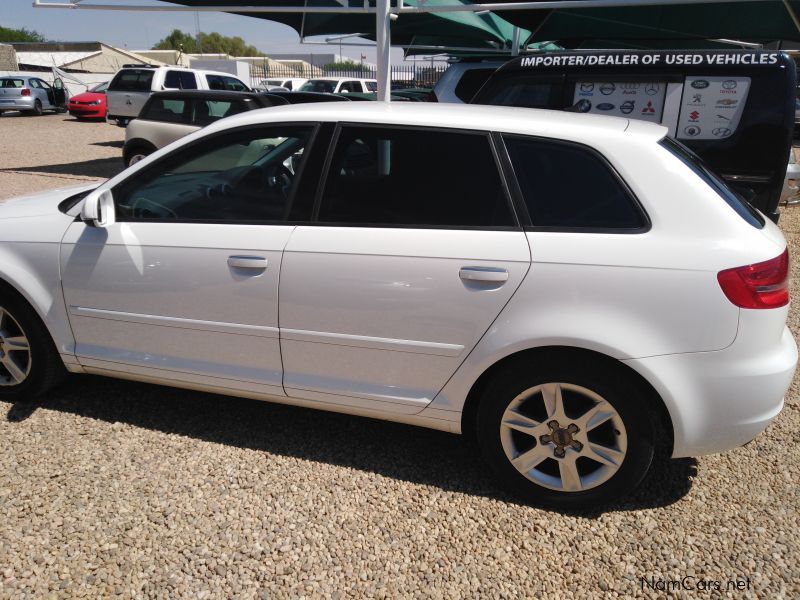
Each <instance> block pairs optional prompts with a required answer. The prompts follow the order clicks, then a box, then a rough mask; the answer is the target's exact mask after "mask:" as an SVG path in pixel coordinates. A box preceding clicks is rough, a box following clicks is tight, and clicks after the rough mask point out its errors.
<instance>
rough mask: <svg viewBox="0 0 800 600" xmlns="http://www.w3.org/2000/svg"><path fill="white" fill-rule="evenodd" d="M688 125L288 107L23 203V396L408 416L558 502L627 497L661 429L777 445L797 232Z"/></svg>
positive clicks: (13, 212)
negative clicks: (88, 393)
mask: <svg viewBox="0 0 800 600" xmlns="http://www.w3.org/2000/svg"><path fill="white" fill-rule="evenodd" d="M521 110H523V111H525V113H526V114H525V115H524V118H520V114H521ZM666 132H667V130H666V128H664V127H662V126H660V125H656V124H652V123H644V122H642V121H637V120H628V119H623V118H620V117H606V116H599V115H576V114H571V113H564V112H553V111H540V110H532V109H509V108H501V107H479V106H468V105H447V106H445V105H436V104H411V103H409V104H407V105H392V106H386V105H382V104H380V103H376V104H366V103H361V104H357V105H356V104H351V103H347V102H344V103H330V104H306V105H293V106H279V107H274V108H269V109H264V110H256V111H250V112H246V113H242V114H240V115H235V116H232V117H229V118H226V119H221V120H219V121H218V122H216V123H213V124H211V125H209V126H208V127H206V128H204V129H202V130H200V131H198V132H196V133H193V134H190V135H188V136H186V137H184V138H182V139H180V140H178V141H176V142H175V143H173V144H171V145H169V146H167V147H165V148H162V149H160V150H158V151H156V152H154V153H153V154H151V155H150V156H148V157H147V158H144V159H143V160H141V161H140V162H138V163H136V164H135V165H134V166H132V167H131V168H129V169H127V170H126V171H124V172H123V173H121V174H119V175H117V176H116V177H114V178H112V179H110V180H109V181H107V182H105V183H103V184H101V185H100V186H99V187H96V188H95V189H90V188H88V187H84V188H82V190H75V189H72V190H70V191H64V190H61V191H50V192H47V193H43V194H38V195H35V196H30V197H27V198H22V199H17V200H12V201H8V202H5V203H3V204H2V205H0V240H2V242H0V278H1V279H2V284H0V285H1V289H0V292H1V293H0V307H1V308H2V313H1V314H2V320H0V351H1V352H0V383H2V384H3V385H1V386H0V397H1V398H3V399H12V400H13V399H18V398H26V397H30V396H35V395H37V394H41V393H43V392H45V391H46V390H48V389H51V388H52V387H53V386H54V385H55V384H56V383H57V382H58V381H60V379H61V377H62V376H63V375H64V374H65V372H66V371H70V372H73V373H94V374H102V375H108V376H111V377H123V378H129V379H138V380H142V381H149V382H156V383H160V384H165V385H173V386H178V387H187V388H192V389H200V390H207V391H213V392H217V393H223V394H230V395H236V396H245V397H249V398H257V399H263V400H271V401H276V402H285V403H289V404H296V405H301V406H308V407H314V408H320V409H328V410H334V411H340V412H346V413H353V414H358V415H365V416H370V417H377V418H382V419H390V420H394V421H400V422H404V423H411V424H415V425H420V426H425V427H432V428H436V429H440V430H444V431H450V432H454V433H470V434H473V435H475V436H476V438H477V442H478V444H479V446H480V449H481V451H482V454H483V457H484V459H485V460H486V461H487V463H488V464H489V465H490V466H491V468H492V469H493V470H494V473H495V474H496V475H497V476H498V477H499V478H500V479H501V480H502V481H503V482H504V483H505V484H506V485H507V486H508V487H509V488H510V489H512V490H514V491H515V492H516V493H517V494H520V495H521V496H523V497H525V498H527V499H529V500H531V501H534V502H538V503H540V504H543V505H547V506H553V507H558V508H580V507H593V506H598V505H600V504H603V503H606V502H609V501H612V500H615V499H617V498H620V497H622V496H624V495H625V494H627V493H628V492H630V491H631V490H632V489H633V488H634V487H635V486H636V485H637V484H638V483H639V482H640V481H641V480H642V478H643V477H644V475H645V474H646V473H647V471H648V469H649V468H650V466H651V461H652V457H653V453H654V446H655V445H656V444H657V443H660V441H663V442H664V443H666V444H668V445H669V446H670V448H671V451H672V456H674V457H683V456H696V455H702V454H707V453H713V452H720V451H723V450H726V449H729V448H733V447H736V446H739V445H741V444H745V443H747V442H749V441H750V440H752V439H753V438H754V437H755V436H756V435H757V434H758V433H759V432H761V431H762V430H763V429H764V428H765V427H767V426H768V424H769V423H770V422H771V421H772V420H773V419H774V418H775V417H776V416H777V415H778V413H779V412H780V410H781V408H782V406H783V395H784V393H785V392H786V390H787V389H788V386H789V383H790V381H791V379H792V375H793V373H794V369H795V363H796V361H797V350H796V346H795V342H794V339H793V338H792V336H791V334H790V333H789V330H788V329H787V327H786V318H787V314H788V301H789V298H788V288H787V277H788V254H787V248H786V242H785V241H784V239H783V236H782V235H781V232H780V231H779V229H778V228H777V226H776V225H774V224H773V223H772V222H771V221H769V220H768V219H766V218H765V217H764V215H763V214H762V213H760V212H758V211H756V210H755V209H753V208H751V207H750V206H749V205H747V204H746V203H744V202H742V201H741V200H740V199H739V197H738V196H736V195H734V194H733V193H731V191H730V190H729V189H728V188H727V187H726V185H725V183H724V182H723V181H722V180H721V179H719V178H718V177H717V176H716V175H715V174H714V173H713V172H711V171H710V170H709V169H708V168H707V167H706V166H705V165H704V163H702V162H701V161H700V160H698V159H697V157H696V156H695V155H693V154H692V153H691V152H689V151H687V149H686V148H685V147H684V146H682V145H680V143H678V142H675V141H673V140H671V139H669V138H667V137H666ZM574 172H579V173H581V180H582V183H583V185H582V186H581V187H580V188H578V187H576V186H575V185H574V181H573V180H572V178H570V177H565V173H574ZM443 174H447V176H443ZM421 183H424V185H421ZM93 185H96V184H93ZM587 189H590V190H591V193H587V191H586V190H587ZM299 434H300V432H298V435H299ZM431 460H436V457H431ZM465 460H466V459H465Z"/></svg>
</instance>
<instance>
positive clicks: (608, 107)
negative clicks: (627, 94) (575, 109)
mask: <svg viewBox="0 0 800 600" xmlns="http://www.w3.org/2000/svg"><path fill="white" fill-rule="evenodd" d="M597 110H614V105H613V104H611V103H610V102H603V103H602V104H598V105H597Z"/></svg>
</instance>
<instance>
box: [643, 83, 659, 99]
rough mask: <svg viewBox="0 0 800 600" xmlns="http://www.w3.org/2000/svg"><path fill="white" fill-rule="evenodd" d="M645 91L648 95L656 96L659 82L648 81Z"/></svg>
mask: <svg viewBox="0 0 800 600" xmlns="http://www.w3.org/2000/svg"><path fill="white" fill-rule="evenodd" d="M644 91H645V92H646V93H647V95H648V96H655V95H656V94H657V93H658V84H657V83H648V84H647V85H646V86H644Z"/></svg>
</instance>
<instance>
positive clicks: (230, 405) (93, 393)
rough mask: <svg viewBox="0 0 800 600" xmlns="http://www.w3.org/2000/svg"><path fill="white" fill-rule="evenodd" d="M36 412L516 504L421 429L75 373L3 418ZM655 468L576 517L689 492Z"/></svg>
mask: <svg viewBox="0 0 800 600" xmlns="http://www.w3.org/2000/svg"><path fill="white" fill-rule="evenodd" d="M39 407H41V408H46V409H50V410H57V411H62V412H68V413H72V414H76V415H80V416H82V417H86V418H90V419H99V420H102V421H106V422H109V423H114V422H117V421H119V422H122V423H127V424H130V425H133V426H136V427H143V428H146V429H151V430H156V431H161V432H164V433H168V434H177V435H182V436H186V437H191V438H196V439H201V440H204V441H209V442H214V443H218V444H225V445H228V446H235V447H238V448H246V449H251V450H257V451H261V452H265V453H267V454H278V455H282V456H292V457H295V458H299V459H304V460H310V461H317V462H324V463H328V464H335V465H341V466H345V467H348V468H353V469H359V470H362V471H371V472H375V473H379V474H380V475H383V476H386V477H392V478H395V479H400V480H403V481H409V482H413V483H419V484H423V485H433V486H436V487H439V488H442V489H445V490H449V491H455V492H460V493H463V494H471V495H480V496H485V497H488V498H493V499H496V500H501V501H504V502H512V503H515V504H520V502H519V501H518V500H516V499H515V498H513V497H511V496H509V495H508V494H506V493H505V492H503V491H502V489H501V488H500V487H499V486H498V485H497V484H496V483H495V482H494V480H493V479H492V476H491V474H490V473H489V472H488V470H487V469H486V468H484V467H483V465H482V463H481V461H480V458H479V457H478V455H477V451H476V450H475V449H474V447H473V445H472V444H470V443H469V442H468V441H467V439H466V438H465V437H462V436H458V435H451V434H448V433H443V432H439V431H433V430H429V429H423V428H420V427H412V426H409V425H401V424H398V423H389V422H386V421H379V420H374V419H367V418H362V417H353V416H349V415H342V414H336V413H329V412H322V411H316V410H311V409H306V408H298V407H293V406H286V405H281V404H273V403H269V402H259V401H257V400H247V399H241V398H233V397H227V396H217V395H213V394H206V393H202V392H193V391H188V390H180V389H173V388H167V387H161V386H156V385H148V384H142V383H134V382H128V381H122V380H114V379H108V378H104V377H97V376H78V375H76V376H72V377H70V378H69V379H68V380H67V383H66V384H65V385H63V386H62V387H60V388H59V389H57V390H56V391H54V392H52V393H51V394H49V395H48V396H46V397H45V398H42V399H40V400H38V401H36V402H34V403H17V404H14V405H13V406H12V407H11V409H10V410H9V412H8V416H7V419H8V421H10V422H19V421H24V420H25V419H27V418H28V417H30V416H31V415H32V414H34V413H35V411H36V409H37V408H39ZM264 460H269V456H265V457H264ZM654 466H655V468H654V469H653V470H652V471H651V474H650V475H648V477H647V478H646V479H645V481H644V482H643V484H642V485H641V486H640V487H639V489H638V490H637V491H636V492H634V494H632V495H631V496H630V497H628V498H626V499H625V500H624V501H623V502H620V503H618V504H615V505H612V506H609V507H606V508H604V509H603V510H598V511H596V512H592V513H580V514H577V515H576V516H581V517H585V518H590V519H592V518H597V517H599V516H600V515H601V514H603V513H604V512H614V511H616V512H619V511H629V510H641V509H647V508H655V507H663V506H668V505H670V504H672V503H674V502H676V501H677V500H679V499H680V498H682V497H683V496H685V495H686V494H687V493H688V492H689V490H690V488H691V482H692V477H693V476H694V475H695V474H696V462H695V461H694V460H693V459H681V460H667V459H659V460H658V464H656V465H654Z"/></svg>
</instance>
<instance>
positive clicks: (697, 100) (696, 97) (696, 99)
mask: <svg viewBox="0 0 800 600" xmlns="http://www.w3.org/2000/svg"><path fill="white" fill-rule="evenodd" d="M702 102H703V94H692V104H701V103H702Z"/></svg>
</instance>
